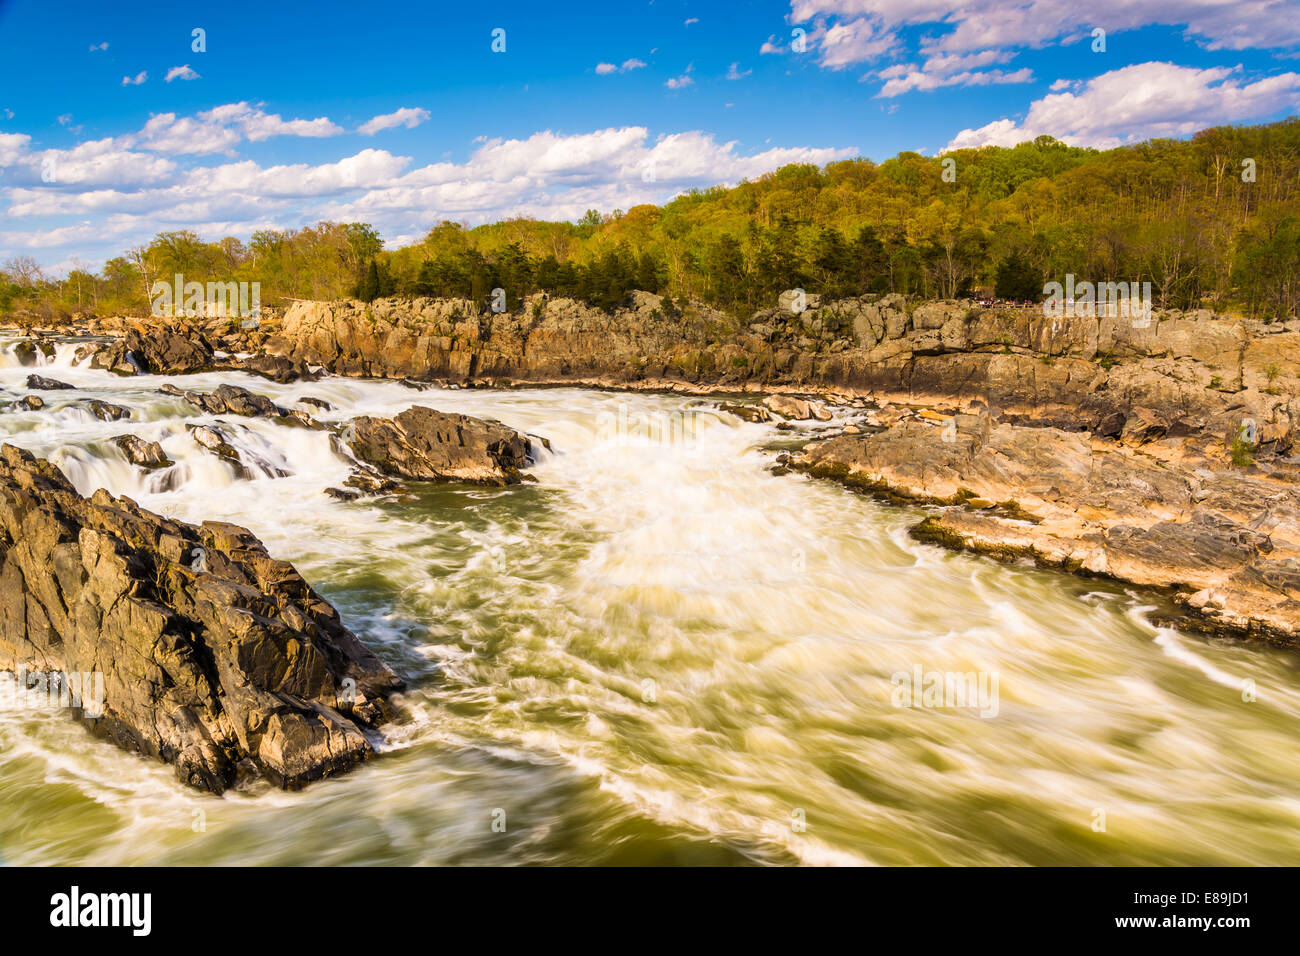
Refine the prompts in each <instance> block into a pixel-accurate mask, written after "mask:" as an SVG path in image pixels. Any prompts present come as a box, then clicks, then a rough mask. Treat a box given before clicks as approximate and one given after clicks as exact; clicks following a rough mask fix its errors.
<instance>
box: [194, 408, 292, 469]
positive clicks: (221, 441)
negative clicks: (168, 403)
mask: <svg viewBox="0 0 1300 956" xmlns="http://www.w3.org/2000/svg"><path fill="white" fill-rule="evenodd" d="M237 427H238V426H232V425H227V424H225V423H224V422H218V423H217V424H216V425H186V426H185V428H186V430H187V431H188V432H189V433H190V437H191V438H193V439H194V441H195V442H196V443H198V445H199V446H200V447H202V448H205V449H207V450H208V451H210V452H212V453H213V454H214V455H216V456H217V457H218V458H222V459H224V460H226V461H227V462H229V463H230V465H231V467H232V468H234V470H235V477H236V478H243V479H245V480H248V479H252V478H254V477H256V475H255V473H254V471H253V468H252V467H250V466H256V468H257V470H258V471H260V472H262V474H264V475H267V476H269V477H271V478H287V477H288V476H289V472H287V471H285V470H284V469H283V468H280V467H279V466H277V465H273V464H272V463H271V462H269V461H267V460H266V459H265V458H263V457H261V456H260V455H256V454H255V453H253V452H251V451H248V450H247V449H245V450H244V451H242V452H241V451H240V450H239V449H238V448H236V447H235V446H234V445H233V444H231V442H230V435H229V434H227V430H228V429H232V428H237Z"/></svg>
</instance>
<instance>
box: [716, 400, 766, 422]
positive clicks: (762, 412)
mask: <svg viewBox="0 0 1300 956" xmlns="http://www.w3.org/2000/svg"><path fill="white" fill-rule="evenodd" d="M718 408H720V409H722V411H724V412H728V413H730V414H732V415H735V416H736V417H737V418H739V419H740V420H741V421H745V422H770V421H771V420H772V416H771V415H770V414H769V413H768V410H767V409H766V408H764V407H763V406H762V405H740V404H737V403H733V402H723V403H722V404H721V405H719V406H718Z"/></svg>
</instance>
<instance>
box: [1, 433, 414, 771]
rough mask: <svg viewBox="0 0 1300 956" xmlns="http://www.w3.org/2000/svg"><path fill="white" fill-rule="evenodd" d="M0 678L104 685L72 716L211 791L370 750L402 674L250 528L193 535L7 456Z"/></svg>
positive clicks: (336, 764) (343, 766)
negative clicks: (97, 700) (50, 677)
mask: <svg viewBox="0 0 1300 956" xmlns="http://www.w3.org/2000/svg"><path fill="white" fill-rule="evenodd" d="M0 669H3V670H7V671H18V670H20V669H25V670H26V671H27V672H28V673H29V674H32V673H36V672H44V673H46V674H49V673H53V672H61V673H63V674H68V675H72V674H87V673H93V672H98V673H100V674H102V675H103V700H102V705H101V706H99V707H96V708H95V711H96V713H94V714H92V713H91V712H90V708H74V709H72V710H71V714H72V716H73V717H74V718H76V719H78V720H80V721H81V722H82V723H84V724H85V725H86V726H88V727H89V728H90V729H91V730H92V731H93V732H95V733H96V734H98V735H100V736H103V737H106V738H108V739H109V740H111V741H113V742H114V743H116V744H118V745H119V746H121V747H123V748H125V749H127V750H130V751H138V752H140V753H143V754H147V755H149V756H153V757H157V758H160V759H161V760H163V761H166V762H168V763H171V764H173V765H175V768H176V774H177V776H178V777H179V779H180V780H182V781H183V782H184V783H187V784H189V785H190V786H193V787H196V788H198V789H201V790H207V791H211V792H214V793H221V792H223V791H225V790H226V789H228V788H230V787H232V786H236V785H240V786H242V785H244V784H247V783H249V782H251V781H253V780H255V779H257V778H259V777H264V778H267V779H268V780H270V781H271V782H272V783H273V784H275V785H278V786H280V787H283V788H286V789H296V788H298V787H301V786H303V785H304V784H307V783H309V782H310V781H313V780H317V779H320V778H322V777H327V776H332V775H335V774H339V773H343V772H344V771H347V770H349V769H350V768H352V767H354V766H356V765H357V764H358V763H360V762H361V761H363V760H365V759H366V758H367V757H369V756H371V755H372V754H373V753H374V747H373V745H372V743H371V741H370V739H369V736H371V735H373V733H374V728H376V727H377V726H378V725H380V724H381V723H383V722H384V721H385V720H387V719H388V717H389V709H388V706H387V703H386V702H387V699H388V698H389V696H390V695H391V694H393V693H394V692H396V691H399V690H401V689H402V687H403V683H402V681H401V680H400V679H399V678H398V677H397V676H396V675H395V674H394V673H393V672H392V671H391V670H390V669H389V668H388V666H387V665H385V664H384V663H383V662H382V661H380V660H379V659H378V658H377V657H376V656H375V655H374V654H373V653H372V652H371V651H370V650H369V649H368V648H366V647H365V646H364V645H362V644H361V642H360V641H358V640H357V638H356V636H355V635H353V634H352V633H351V632H350V631H349V630H348V629H347V628H346V627H344V626H343V624H342V622H341V621H340V620H339V615H338V612H337V611H336V610H335V609H334V608H333V607H332V606H331V605H330V604H329V603H328V602H327V601H325V600H324V599H323V598H322V597H321V596H320V595H318V594H317V593H316V592H315V591H314V590H312V588H311V586H310V585H308V584H307V582H306V581H305V580H303V578H302V577H301V576H300V575H299V574H298V572H297V571H296V570H294V568H293V566H292V565H290V564H289V563H288V562H285V561H278V560H276V559H274V558H272V557H271V556H270V555H269V554H267V551H266V548H265V547H264V546H263V545H262V543H261V542H260V541H259V540H258V539H257V538H256V537H254V535H253V534H252V533H251V532H249V531H247V530H246V529H244V528H241V527H238V526H237V525H233V524H226V523H221V522H204V523H203V524H202V525H200V526H198V527H195V526H194V525H190V524H186V523H184V522H181V521H175V520H172V519H168V518H163V517H160V516H158V515H155V514H153V513H151V512H149V511H146V510H144V509H143V508H141V507H139V506H138V505H137V504H136V503H135V502H133V501H132V500H131V499H130V498H127V497H121V498H115V497H114V496H113V495H111V494H109V493H108V492H107V491H104V490H103V489H101V490H99V491H96V492H95V493H94V495H92V496H91V497H90V498H84V497H82V496H81V495H80V494H78V493H77V491H76V490H75V489H74V488H73V487H72V485H71V484H69V482H68V480H67V479H66V478H65V477H64V475H63V474H62V472H60V471H59V470H58V469H57V468H56V467H54V466H53V465H51V464H50V463H49V462H47V461H45V460H42V459H37V458H34V457H33V456H32V455H31V454H30V453H29V452H26V451H23V450H21V449H19V448H15V447H14V446H12V445H4V446H2V447H0Z"/></svg>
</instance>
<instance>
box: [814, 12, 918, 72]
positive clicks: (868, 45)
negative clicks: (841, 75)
mask: <svg viewBox="0 0 1300 956" xmlns="http://www.w3.org/2000/svg"><path fill="white" fill-rule="evenodd" d="M818 40H820V43H821V53H822V58H821V65H822V66H824V67H826V68H827V69H831V70H842V69H844V68H845V67H847V66H851V65H853V64H854V63H862V62H863V61H866V60H876V59H879V58H880V57H882V56H885V55H887V54H888V53H890V52H891V51H893V50H894V48H895V47H897V46H898V42H899V41H898V38H897V37H896V36H895V35H894V34H893V33H890V32H888V31H885V30H882V29H880V27H879V24H878V23H873V21H871V20H868V19H867V18H865V17H863V18H861V19H858V20H850V21H848V22H847V23H837V24H836V25H835V26H833V27H829V28H827V30H826V31H825V32H824V33H815V34H814V35H813V36H810V37H809V38H808V41H809V43H810V44H811V43H814V42H817V41H818Z"/></svg>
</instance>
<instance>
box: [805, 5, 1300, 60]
mask: <svg viewBox="0 0 1300 956" xmlns="http://www.w3.org/2000/svg"><path fill="white" fill-rule="evenodd" d="M819 19H821V20H825V21H827V22H832V21H833V22H835V23H836V24H837V25H839V26H844V27H846V28H851V29H853V30H856V31H864V30H866V29H867V28H866V27H864V26H862V24H863V23H864V22H865V23H866V24H868V25H869V26H870V30H871V31H872V33H876V34H878V33H882V32H885V31H893V32H895V33H897V31H898V30H899V29H900V28H903V27H916V26H919V25H929V26H931V27H934V28H935V32H933V33H929V34H927V40H926V41H923V45H925V46H926V47H927V49H930V48H933V49H939V50H943V51H947V52H956V53H962V52H969V51H973V50H989V49H1015V48H1023V47H1041V46H1045V45H1046V44H1048V43H1053V42H1067V41H1072V40H1075V39H1078V38H1080V37H1083V36H1087V35H1088V32H1089V31H1090V30H1091V28H1093V27H1102V28H1103V29H1105V30H1107V31H1108V32H1111V33H1114V32H1119V31H1123V30H1134V29H1138V28H1139V27H1144V26H1149V25H1152V24H1163V25H1167V26H1175V27H1184V28H1185V29H1186V31H1187V33H1188V35H1189V36H1190V37H1192V38H1193V39H1195V40H1197V41H1198V42H1201V43H1203V44H1204V45H1205V46H1206V47H1207V48H1208V49H1211V50H1223V49H1226V50H1243V49H1247V48H1249V47H1265V48H1274V49H1276V48H1284V47H1290V46H1294V45H1296V44H1298V43H1300V17H1297V16H1295V10H1294V4H1293V3H1291V2H1290V0H1145V2H1143V3H1133V2H1132V0H1090V2H1089V3H1088V4H1087V6H1086V7H1083V8H1080V7H1079V5H1078V4H1077V3H1076V2H1075V0H963V2H962V3H961V4H959V5H957V6H956V7H954V6H953V5H952V4H950V3H947V2H945V0H791V4H790V21H791V22H792V23H808V22H810V21H815V20H819ZM1085 28H1086V29H1085ZM828 32H829V31H828ZM850 50H851V47H850V48H848V49H846V50H844V51H842V55H846V54H847V53H848V52H849V51H850ZM862 52H863V54H864V57H863V59H864V60H865V59H868V58H870V57H871V56H872V55H873V50H872V49H871V48H870V47H864V48H863V49H862ZM858 62H862V60H859V61H858Z"/></svg>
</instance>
